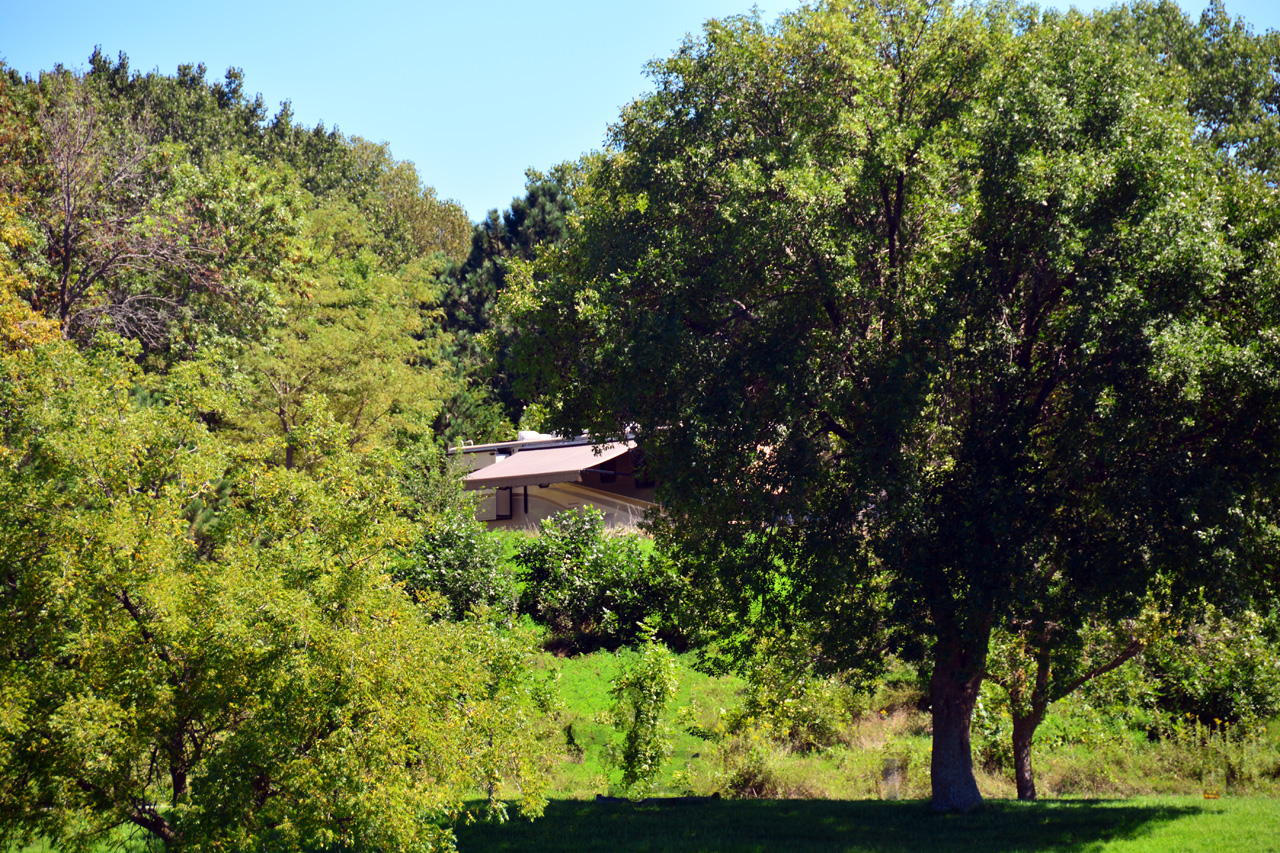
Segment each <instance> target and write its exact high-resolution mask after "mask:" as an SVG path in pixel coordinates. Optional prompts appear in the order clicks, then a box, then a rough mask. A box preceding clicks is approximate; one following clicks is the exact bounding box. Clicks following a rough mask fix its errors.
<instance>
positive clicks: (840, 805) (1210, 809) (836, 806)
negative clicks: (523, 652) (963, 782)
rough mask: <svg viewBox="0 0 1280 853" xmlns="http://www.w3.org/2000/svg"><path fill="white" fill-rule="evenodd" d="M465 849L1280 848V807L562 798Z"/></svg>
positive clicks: (609, 852)
mask: <svg viewBox="0 0 1280 853" xmlns="http://www.w3.org/2000/svg"><path fill="white" fill-rule="evenodd" d="M458 849H459V850H460V851H462V853H478V851H517V850H519V851H549V853H554V851H565V853H568V852H569V851H573V853H593V851H600V853H642V852H643V853H659V851H672V853H677V851H678V853H695V851H707V853H710V851H735V852H740V853H748V851H750V853H766V852H767V851H768V852H769V853H771V851H780V852H781V851H788V853H790V851H797V853H807V852H808V851H814V853H817V851H823V853H835V851H848V853H861V851H866V853H872V851H875V853H881V851H884V853H891V851H892V853H897V851H938V853H947V851H957V853H960V851H964V853H983V851H990V853H1021V851H1039V850H1061V851H1080V853H1086V851H1087V853H1095V852H1096V853H1104V852H1105V853H1113V851H1114V853H1120V851H1123V853H1157V851H1159V853H1173V851H1222V853H1246V851H1280V800H1276V799H1265V798H1239V799H1237V798H1228V799H1222V800H1203V799H1193V798H1190V797H1141V798H1134V799H1126V800H1059V801H1054V802H1039V803H1019V802H1016V801H1007V800H1000V801H990V802H988V803H987V804H986V805H984V806H983V807H982V808H980V809H978V810H976V811H975V812H973V813H971V814H967V815H935V814H933V813H932V812H931V811H930V810H929V807H928V804H927V803H924V802H920V801H902V802H878V801H874V800H861V801H847V800H846V801H839V800H735V801H730V800H719V801H710V802H700V803H691V804H668V805H629V804H615V803H600V804H597V803H594V802H587V801H578V800H560V801H556V802H553V803H551V804H550V805H549V806H548V808H547V812H546V815H545V816H544V817H543V818H541V819H539V820H536V821H532V822H530V821H523V820H516V821H513V822H511V823H508V824H503V825H495V824H476V825H472V826H469V827H462V828H460V829H459V830H458Z"/></svg>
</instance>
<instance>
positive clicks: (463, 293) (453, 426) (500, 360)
mask: <svg viewBox="0 0 1280 853" xmlns="http://www.w3.org/2000/svg"><path fill="white" fill-rule="evenodd" d="M527 178H528V180H527V182H526V191H525V195H524V196H523V197H517V198H514V199H512V200H511V207H509V208H508V209H507V210H506V211H505V212H504V213H502V214H501V215H499V214H498V211H496V210H491V211H489V215H488V216H487V217H486V218H485V219H484V220H483V221H481V222H480V223H479V224H478V225H476V226H475V228H474V230H473V231H472V234H471V251H470V254H468V255H467V257H466V260H465V261H462V262H461V263H456V264H454V265H453V266H452V267H450V269H449V270H447V271H446V273H445V274H444V275H443V276H442V279H441V281H442V284H443V285H444V288H445V291H444V296H443V298H442V300H441V307H442V308H443V310H444V313H445V325H446V327H447V328H448V329H449V330H450V331H451V332H452V333H453V334H454V336H455V342H454V345H453V346H452V348H451V350H450V352H449V358H450V360H451V361H452V362H453V364H454V367H455V369H456V370H457V372H458V376H459V378H460V380H461V381H460V384H459V387H458V388H457V389H456V390H455V392H454V395H453V396H452V397H451V398H450V400H449V401H448V403H447V404H446V407H445V410H444V412H443V413H442V415H441V418H440V420H439V422H438V423H437V428H438V429H439V431H440V432H441V433H442V434H443V435H444V436H445V437H446V438H448V439H449V440H451V441H455V442H458V441H462V440H464V439H469V440H472V441H485V440H495V441H496V440H502V439H504V438H506V437H507V435H506V434H507V433H509V432H510V425H511V424H512V423H515V422H518V421H519V420H520V418H521V410H522V409H523V407H524V404H525V402H526V401H525V400H523V399H521V398H519V397H517V396H516V395H515V393H514V390H513V388H512V379H513V377H512V376H511V369H512V368H511V365H510V364H509V363H508V362H509V354H508V349H509V346H510V341H509V338H510V335H511V330H509V329H494V328H493V321H492V318H491V316H490V315H491V313H492V311H493V306H494V304H495V302H496V301H497V299H498V295H499V294H500V293H502V291H503V290H505V289H506V287H507V279H508V272H509V269H510V268H511V265H512V264H513V263H516V262H519V261H530V260H533V259H534V258H536V257H537V256H538V254H539V253H540V252H541V251H542V247H543V246H545V245H550V244H554V243H555V242H556V241H558V240H559V239H560V238H561V237H562V236H563V235H564V233H565V229H566V227H567V218H568V216H569V215H570V214H571V213H572V211H573V209H574V202H573V196H572V187H573V184H574V183H575V182H576V181H575V167H574V166H572V165H571V164H568V163H564V164H561V165H560V166H558V167H556V168H555V169H553V170H551V172H550V173H549V174H542V173H539V172H535V171H533V170H530V171H529V173H528V175H527ZM486 334H487V339H486ZM531 428H533V427H531Z"/></svg>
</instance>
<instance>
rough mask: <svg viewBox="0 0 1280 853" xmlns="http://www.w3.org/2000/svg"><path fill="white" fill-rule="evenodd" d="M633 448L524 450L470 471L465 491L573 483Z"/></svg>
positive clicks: (579, 446)
mask: <svg viewBox="0 0 1280 853" xmlns="http://www.w3.org/2000/svg"><path fill="white" fill-rule="evenodd" d="M633 447H635V444H634V443H633V442H630V441H626V442H618V443H616V444H606V445H595V446H593V445H590V444H572V445H561V446H559V447H546V448H536V447H535V448H526V449H524V450H521V451H520V452H519V453H513V454H511V455H510V456H508V457H506V458H504V459H500V460H499V461H497V462H495V463H494V464H492V465H488V466H485V467H484V468H480V469H478V470H476V471H472V472H471V473H470V474H468V475H467V476H466V477H465V478H463V484H464V485H465V486H466V488H468V489H494V488H502V487H505V486H546V485H550V484H551V483H572V482H576V481H577V480H578V479H579V478H580V475H581V474H582V472H583V471H584V470H587V469H589V468H595V467H596V466H598V465H601V464H602V463H605V462H608V461H609V460H610V459H616V458H617V457H619V456H622V455H623V454H624V453H626V452H627V451H629V450H630V449H631V448H633Z"/></svg>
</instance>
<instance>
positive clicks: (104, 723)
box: [0, 343, 546, 850]
mask: <svg viewBox="0 0 1280 853" xmlns="http://www.w3.org/2000/svg"><path fill="white" fill-rule="evenodd" d="M126 351H128V350H126ZM133 352H134V353H136V348H134V349H133ZM183 376H184V374H183V373H182V372H179V373H177V374H175V377H174V379H175V382H174V385H173V387H172V388H170V389H168V390H169V394H168V395H167V400H166V402H164V403H163V404H159V405H140V404H139V401H138V399H137V395H135V394H132V393H131V390H132V389H133V388H134V387H136V385H137V384H138V380H139V371H138V368H137V367H136V365H135V364H134V363H132V362H131V361H129V360H128V359H126V358H123V357H121V356H120V355H118V354H116V353H114V352H112V351H111V350H110V349H100V350H95V351H93V352H91V353H89V354H88V355H86V356H82V355H80V354H79V353H78V352H76V351H75V350H74V349H72V348H71V347H69V346H67V345H65V344H63V343H56V344H51V345H46V346H44V347H39V348H36V349H33V350H28V351H24V352H19V353H16V354H13V355H11V356H5V357H4V358H3V359H2V360H0V437H2V439H3V440H2V441H0V566H3V568H2V569H0V612H3V615H4V618H3V619H0V685H2V686H3V690H0V844H9V843H11V842H15V841H17V842H25V841H28V840H31V839H33V838H37V837H44V838H48V839H50V840H51V841H53V842H54V843H55V844H57V845H58V847H59V849H65V850H84V849H88V848H89V847H90V846H91V845H92V844H94V843H96V840H97V839H99V838H101V837H102V836H103V833H105V832H108V831H110V830H111V829H112V828H114V827H119V826H121V825H133V826H136V827H138V828H141V829H143V830H145V831H146V832H147V833H148V834H149V835H150V836H151V837H152V838H153V839H155V840H156V841H158V842H160V843H162V844H164V846H166V847H167V848H171V849H238V850H246V849H257V848H259V847H262V846H268V847H276V846H279V847H285V848H295V849H296V848H299V847H311V848H315V847H362V848H371V849H403V850H428V849H440V848H442V847H447V846H448V845H449V844H450V842H451V838H450V833H449V831H448V829H447V828H446V827H447V823H448V821H449V820H450V819H451V818H453V817H454V816H457V815H460V814H461V812H462V811H463V809H464V805H463V803H464V800H465V799H466V798H467V797H469V796H471V795H472V794H473V793H474V792H475V791H476V790H477V789H479V790H485V789H488V790H490V791H494V792H495V793H494V797H495V806H498V805H499V804H498V803H497V801H496V797H497V796H498V795H499V792H500V790H501V788H500V786H501V783H502V782H503V780H510V781H511V782H513V783H514V784H516V785H517V786H519V793H520V797H521V803H522V806H521V807H522V809H524V810H525V811H526V812H528V813H531V814H532V813H536V812H537V811H538V810H539V809H540V807H541V802H542V779H543V775H542V772H543V767H542V759H541V757H540V756H541V752H540V747H539V746H538V741H537V740H536V738H535V737H534V733H535V729H536V725H537V721H538V719H539V717H540V715H541V714H542V713H543V711H544V709H545V707H546V702H545V700H544V697H543V696H542V692H541V691H540V690H539V689H538V688H537V686H536V685H535V684H534V683H532V681H531V679H530V668H529V665H528V661H529V655H530V653H531V646H530V644H529V640H528V638H527V637H525V636H524V635H522V634H519V633H512V632H508V631H500V630H498V629H496V628H495V627H494V626H490V625H484V624H478V623H475V622H443V621H442V622H434V623H433V622H429V621H428V620H426V619H425V618H424V616H423V614H422V612H421V611H420V610H419V609H418V608H416V607H414V606H413V604H412V603H411V602H410V601H409V599H408V598H407V597H406V596H405V595H404V594H403V593H402V592H401V591H400V589H399V588H398V586H397V585H395V584H394V583H392V582H391V580H390V577H389V572H390V571H391V569H392V568H393V566H394V564H395V560H396V557H397V555H398V554H399V553H400V552H401V551H402V550H403V549H404V548H405V547H406V546H407V544H408V543H409V542H410V529H409V526H408V525H407V524H406V523H405V521H404V520H403V519H402V518H401V517H400V516H399V515H398V513H397V512H396V509H397V506H396V502H397V500H398V498H399V495H398V493H397V491H396V490H395V488H394V483H395V479H394V477H393V476H392V474H393V468H392V466H390V465H388V464H386V462H384V461H383V460H382V457H380V456H379V455H378V454H370V455H366V456H364V457H358V456H355V455H354V454H352V453H351V452H350V451H349V450H348V447H349V445H350V441H349V430H348V429H347V428H346V427H345V426H344V425H342V424H340V423H338V422H337V421H336V420H335V419H334V418H333V417H331V416H329V415H327V413H326V412H325V410H324V408H323V407H322V406H319V405H315V406H314V407H313V408H312V410H311V412H310V417H309V420H308V426H307V429H306V430H305V435H304V436H302V437H300V438H299V439H298V442H299V443H298V450H299V453H300V454H301V455H303V456H304V457H305V458H306V459H307V460H308V465H307V466H305V470H303V469H302V468H301V467H299V468H295V469H286V468H282V467H276V466H272V465H270V464H266V463H264V459H269V458H271V456H272V455H273V450H274V449H273V448H272V447H270V446H266V447H263V448H261V449H254V450H252V451H246V450H245V449H244V448H238V447H236V446H235V445H231V444H228V443H227V442H225V441H223V440H221V439H220V438H219V436H217V435H216V434H213V433H211V432H210V431H209V430H208V429H207V427H206V426H205V425H204V423H203V421H202V419H201V418H200V417H199V416H198V415H199V411H200V410H199V409H198V408H197V407H195V406H194V405H193V404H192V398H191V397H190V396H188V395H187V394H186V393H183V392H182V387H183V386H182V382H181V381H180V380H182V379H183ZM192 387H195V386H194V384H193V386H192ZM205 393H206V399H205V400H204V402H203V403H202V405H204V404H207V402H208V398H207V393H208V392H207V391H206V392H205ZM268 444H269V443H268ZM227 480H229V481H230V483H231V485H230V488H229V489H228V488H226V486H225V482H226V481H227ZM193 500H198V501H200V502H201V504H202V505H203V506H205V507H212V506H216V507H217V509H216V513H215V515H216V516H217V517H219V518H220V519H222V521H221V523H218V524H205V525H204V526H203V529H202V530H201V531H196V532H193V531H192V526H193V524H192V520H191V518H192V512H193ZM197 520H198V518H197Z"/></svg>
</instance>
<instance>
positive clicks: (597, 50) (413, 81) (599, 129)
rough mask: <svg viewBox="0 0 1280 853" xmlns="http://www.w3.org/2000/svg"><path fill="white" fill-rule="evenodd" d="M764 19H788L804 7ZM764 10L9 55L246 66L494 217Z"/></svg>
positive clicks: (685, 1) (49, 30)
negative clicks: (728, 28)
mask: <svg viewBox="0 0 1280 853" xmlns="http://www.w3.org/2000/svg"><path fill="white" fill-rule="evenodd" d="M1180 2H1181V3H1182V5H1183V8H1185V9H1189V10H1192V11H1194V12H1196V13H1197V14H1198V12H1199V10H1200V9H1201V8H1203V5H1202V2H1193V1H1192V0H1180ZM1203 2H1207V0H1203ZM757 5H758V6H759V8H760V11H761V13H762V15H763V16H764V17H765V19H766V20H773V19H774V18H775V17H777V15H778V13H780V12H782V11H784V10H786V9H790V8H795V7H796V6H798V5H799V0H759V2H758V3H757ZM1047 5H1058V6H1065V5H1067V3H1052V2H1050V3H1048V4H1047ZM1076 5H1079V6H1080V7H1081V8H1093V7H1095V6H1100V5H1110V3H1107V2H1098V0H1093V2H1089V0H1084V2H1080V0H1077V3H1076ZM749 8H750V0H647V2H637V0H551V2H541V3H539V2H530V0H489V2H486V3H477V4H476V5H474V6H471V5H469V4H465V3H461V2H458V0H449V2H442V0H419V2H411V1H410V0H362V2H332V0H312V2H306V3H304V2H296V1H295V2H276V0H257V2H248V0H221V2H218V3H212V4H198V3H181V2H173V0H165V2H157V0H109V2H108V0H63V2H60V3H58V4H55V5H54V6H45V5H44V4H41V3H37V2H35V0H0V58H2V59H3V60H4V61H5V62H6V63H7V64H8V65H9V67H11V68H15V69H17V70H18V71H19V72H22V73H24V74H34V73H35V72H37V71H40V70H43V69H48V68H50V67H52V66H53V65H54V64H55V63H58V62H61V63H62V64H64V65H66V66H67V67H69V68H73V69H82V68H84V67H85V66H86V65H87V62H88V58H89V55H90V53H92V51H93V48H94V46H95V45H101V46H102V49H103V52H104V53H106V54H107V55H108V56H111V57H115V55H116V54H118V53H119V52H121V51H123V52H124V53H126V54H128V56H129V62H130V65H131V67H132V68H134V69H136V70H140V71H150V70H153V69H156V68H158V69H159V70H160V71H161V72H163V73H166V74H173V73H174V72H175V71H176V70H177V67H178V65H179V64H180V63H200V62H203V63H204V64H205V65H206V66H208V69H209V71H208V73H209V77H210V78H213V79H220V78H221V77H222V75H223V74H224V73H225V71H226V69H227V68H228V67H230V66H235V67H238V68H241V69H243V70H244V73H245V88H246V90H247V91H248V92H250V93H254V92H261V93H262V95H263V97H264V98H265V99H266V102H267V104H268V106H269V107H270V109H271V111H272V112H273V113H274V112H275V109H276V108H277V107H278V105H279V103H280V101H282V100H285V99H286V98H287V99H289V100H290V101H292V103H293V109H294V115H295V120H297V121H299V122H302V123H304V124H307V125H313V124H315V123H316V122H317V121H323V122H325V124H326V125H327V126H333V125H335V124H336V125H337V126H338V127H339V128H340V129H341V130H342V131H343V132H344V133H349V134H357V135H360V136H364V137H367V138H369V139H372V140H374V141H379V142H381V141H386V142H389V143H390V144H391V151H392V153H393V154H394V155H395V156H396V157H397V158H399V159H402V160H412V161H414V163H416V164H417V166H418V172H419V174H420V175H421V176H422V178H423V180H424V181H425V182H426V183H428V184H431V185H432V186H434V187H436V189H437V191H438V192H439V193H440V195H441V196H442V197H445V198H453V199H457V200H458V201H460V202H462V204H463V205H464V206H465V207H466V209H467V213H468V214H469V215H470V216H471V218H472V219H479V218H481V217H482V216H484V214H485V212H486V211H487V210H488V209H489V208H503V207H506V206H507V205H508V204H510V202H511V198H512V197H513V196H515V195H518V194H521V193H522V192H523V188H524V170H525V168H527V167H529V166H533V167H535V168H540V169H545V168H547V167H549V166H552V165H554V164H555V163H558V162H561V161H563V160H571V159H575V158H577V157H578V155H580V154H582V153H583V152H586V151H589V150H592V149H594V148H599V147H601V146H602V144H603V141H604V135H605V130H606V128H607V127H608V125H609V123H610V122H611V121H613V120H614V119H616V118H617V115H618V110H619V108H620V107H622V106H623V105H624V104H626V103H628V102H629V101H631V100H632V99H633V98H635V97H636V96H638V95H640V94H642V93H644V92H645V91H647V90H648V88H649V85H648V81H647V79H646V78H645V76H644V65H645V63H646V62H647V61H648V60H650V59H652V58H654V57H662V56H666V55H668V54H670V53H671V52H672V51H673V50H674V49H676V48H677V47H678V46H679V44H680V42H681V39H682V38H683V37H684V35H685V34H686V33H689V32H697V31H699V29H700V27H701V25H702V22H703V21H705V20H706V19H708V18H712V17H722V16H725V15H730V14H736V13H739V12H744V11H746V10H747V9H749ZM1226 8H1227V10H1228V12H1230V13H1231V14H1232V15H1239V16H1243V17H1244V18H1245V19H1246V20H1248V21H1249V22H1250V23H1251V24H1253V26H1254V27H1255V29H1257V30H1259V31H1261V30H1266V29H1280V0H1226Z"/></svg>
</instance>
